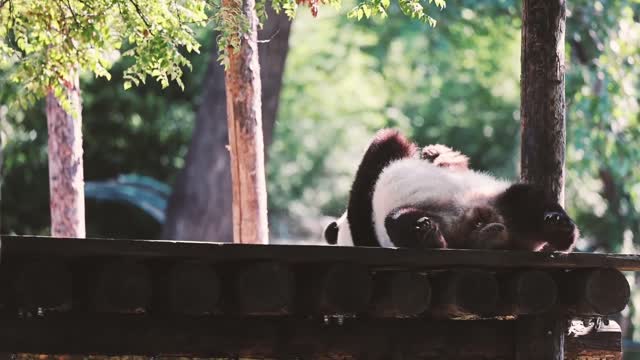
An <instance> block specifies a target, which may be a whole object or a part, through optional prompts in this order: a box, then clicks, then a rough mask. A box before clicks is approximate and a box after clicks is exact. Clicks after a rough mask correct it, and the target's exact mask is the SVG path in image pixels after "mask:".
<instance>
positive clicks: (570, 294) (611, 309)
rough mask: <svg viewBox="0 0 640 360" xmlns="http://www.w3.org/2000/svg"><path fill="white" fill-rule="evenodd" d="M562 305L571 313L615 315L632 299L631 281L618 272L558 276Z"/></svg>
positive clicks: (610, 270)
mask: <svg viewBox="0 0 640 360" xmlns="http://www.w3.org/2000/svg"><path fill="white" fill-rule="evenodd" d="M557 279H558V283H559V284H560V285H559V288H560V290H561V291H560V300H561V302H562V305H563V306H564V307H565V308H566V309H567V310H568V312H569V313H571V314H580V315H612V314H615V313H618V312H620V311H622V310H623V309H624V308H625V306H626V305H627V303H628V302H629V297H630V296H631V291H630V290H631V289H630V287H629V282H628V281H627V279H626V277H625V276H624V274H622V273H621V272H620V271H618V270H616V269H580V270H573V271H569V272H566V273H563V274H561V276H558V277H557Z"/></svg>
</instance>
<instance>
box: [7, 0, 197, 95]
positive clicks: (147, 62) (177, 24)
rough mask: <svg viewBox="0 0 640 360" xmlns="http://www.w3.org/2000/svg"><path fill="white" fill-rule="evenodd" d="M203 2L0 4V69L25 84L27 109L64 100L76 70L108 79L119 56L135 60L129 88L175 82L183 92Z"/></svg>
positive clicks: (41, 0) (12, 0) (29, 0)
mask: <svg viewBox="0 0 640 360" xmlns="http://www.w3.org/2000/svg"><path fill="white" fill-rule="evenodd" d="M205 5H206V2H205V1H203V0H183V1H179V2H178V1H156V0H62V1H46V0H2V1H0V36H1V37H2V41H1V42H0V66H1V67H3V68H5V69H6V70H5V76H7V77H8V80H9V81H11V82H13V83H16V84H19V91H18V92H16V93H14V95H15V96H14V97H13V98H14V99H15V100H16V101H17V102H18V103H19V104H21V105H29V104H32V103H33V102H34V101H35V100H37V98H39V97H41V96H43V95H45V94H46V93H48V92H49V91H53V93H54V94H55V95H56V96H57V98H58V99H64V98H65V97H64V96H62V94H63V93H64V92H65V88H67V87H69V86H70V83H71V81H72V80H71V79H72V78H71V76H72V73H73V72H75V71H78V70H90V71H91V72H92V73H93V74H95V75H96V76H99V77H105V78H107V79H108V78H110V73H109V69H110V67H111V65H112V63H113V61H114V60H115V59H117V58H118V56H119V55H122V56H126V57H132V58H133V59H134V62H132V63H130V64H129V66H128V67H127V68H126V69H124V77H125V79H126V81H125V82H124V87H125V88H128V87H130V86H131V85H132V84H136V85H138V84H139V83H144V82H145V81H146V78H147V76H151V77H153V78H154V79H156V80H157V81H158V82H160V83H161V84H162V87H167V86H168V85H169V82H170V81H172V80H173V81H176V82H177V83H178V84H179V85H180V86H181V87H183V86H184V85H183V84H182V81H181V76H182V67H184V66H189V61H188V60H187V58H186V57H185V55H184V52H185V51H186V52H191V51H196V52H197V51H198V49H199V47H200V45H199V43H198V42H197V40H196V38H195V37H194V30H193V29H192V28H191V26H192V25H201V26H202V25H205V24H206V21H207V19H208V17H207V14H206V13H205ZM121 51H122V53H120V52H121ZM5 81H6V80H4V81H3V82H5ZM63 105H68V104H63Z"/></svg>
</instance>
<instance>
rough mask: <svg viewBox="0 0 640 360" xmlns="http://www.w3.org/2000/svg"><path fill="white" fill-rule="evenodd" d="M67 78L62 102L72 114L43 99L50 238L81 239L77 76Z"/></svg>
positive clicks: (49, 97)
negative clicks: (46, 143) (47, 157)
mask: <svg viewBox="0 0 640 360" xmlns="http://www.w3.org/2000/svg"><path fill="white" fill-rule="evenodd" d="M70 76H71V81H69V82H68V84H67V88H68V89H67V92H66V96H67V99H65V100H66V101H68V103H69V104H70V107H71V109H72V111H74V112H75V114H73V113H67V112H66V111H65V110H64V109H63V108H62V106H61V105H60V103H59V102H58V100H57V99H56V97H55V95H54V94H53V93H49V94H48V95H47V131H48V148H47V152H48V154H49V194H50V200H49V206H50V208H51V235H52V236H55V237H77V238H83V237H85V236H86V229H85V219H84V168H83V165H82V153H83V152H82V117H81V114H82V105H81V99H80V83H79V79H78V75H77V73H75V72H72V73H71V75H70Z"/></svg>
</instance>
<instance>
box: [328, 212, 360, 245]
mask: <svg viewBox="0 0 640 360" xmlns="http://www.w3.org/2000/svg"><path fill="white" fill-rule="evenodd" d="M323 235H324V240H325V241H326V242H327V244H330V245H336V244H337V245H342V246H353V239H352V238H351V229H350V228H349V222H348V221H347V212H346V211H345V213H344V214H342V216H340V218H338V219H337V220H335V221H332V222H330V223H329V224H328V225H327V226H326V227H325V228H324V233H323Z"/></svg>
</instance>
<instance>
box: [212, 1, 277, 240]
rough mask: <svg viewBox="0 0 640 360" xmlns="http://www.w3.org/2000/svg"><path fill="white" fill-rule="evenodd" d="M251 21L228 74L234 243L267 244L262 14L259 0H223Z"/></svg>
mask: <svg viewBox="0 0 640 360" xmlns="http://www.w3.org/2000/svg"><path fill="white" fill-rule="evenodd" d="M222 6H223V7H225V6H226V7H236V6H237V7H238V8H239V9H242V13H243V14H244V16H245V17H247V18H248V19H249V31H248V33H247V34H245V35H243V37H242V39H241V41H240V48H239V49H234V48H233V47H231V46H229V47H228V48H227V49H226V51H227V55H228V56H229V68H228V69H227V71H225V87H226V90H227V123H228V124H229V152H230V155H231V189H232V193H233V202H232V204H233V242H235V243H256V244H267V243H269V228H268V221H267V182H266V179H265V171H264V138H263V136H262V99H261V96H262V84H260V63H259V61H258V16H257V15H256V9H255V7H256V3H255V0H244V1H243V0H222Z"/></svg>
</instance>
